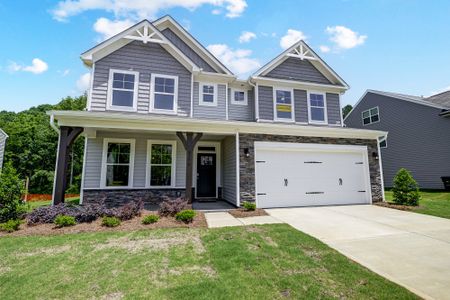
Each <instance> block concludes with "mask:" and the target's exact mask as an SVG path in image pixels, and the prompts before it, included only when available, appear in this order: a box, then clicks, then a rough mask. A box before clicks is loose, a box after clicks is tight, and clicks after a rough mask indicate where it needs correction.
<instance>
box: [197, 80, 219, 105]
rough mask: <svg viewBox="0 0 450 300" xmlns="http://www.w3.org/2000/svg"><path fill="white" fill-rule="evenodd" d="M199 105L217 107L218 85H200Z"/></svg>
mask: <svg viewBox="0 0 450 300" xmlns="http://www.w3.org/2000/svg"><path fill="white" fill-rule="evenodd" d="M199 88H200V92H199V95H200V97H199V105H206V106H217V85H216V84H212V83H200V87H199Z"/></svg>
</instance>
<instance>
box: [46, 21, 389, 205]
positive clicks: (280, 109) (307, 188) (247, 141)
mask: <svg viewBox="0 0 450 300" xmlns="http://www.w3.org/2000/svg"><path fill="white" fill-rule="evenodd" d="M81 58H82V61H83V63H84V64H85V65H86V66H88V67H89V68H91V70H92V76H91V78H92V80H91V88H90V91H89V93H88V98H89V99H88V104H87V109H86V111H50V112H48V114H49V115H50V116H51V122H52V124H55V120H56V121H57V124H58V126H59V131H60V139H59V147H58V159H57V168H56V177H55V187H54V203H59V202H61V201H62V199H63V193H64V190H65V187H66V173H67V153H68V149H69V148H70V145H71V143H72V141H73V140H74V138H76V136H77V135H79V134H80V133H83V135H84V137H85V153H84V168H83V176H82V188H81V194H82V195H81V197H82V202H83V203H87V202H96V201H100V200H104V201H106V202H107V203H110V204H119V203H123V202H126V201H130V200H131V199H144V200H145V201H146V202H158V201H161V198H162V197H163V196H165V197H171V198H175V197H179V196H182V197H186V198H188V199H189V200H191V199H209V200H211V199H212V200H214V199H223V200H226V201H228V202H230V203H232V204H233V205H235V206H239V205H240V204H241V203H242V202H243V201H256V204H257V206H258V207H287V206H308V205H329V204H354V203H371V202H372V201H373V202H375V201H381V200H382V199H383V192H382V177H381V166H380V164H379V159H378V158H379V149H378V138H379V137H381V136H384V135H386V133H385V132H381V131H373V130H361V129H348V128H343V122H342V115H341V109H340V96H341V95H342V94H343V93H344V92H345V91H346V90H347V89H348V88H349V87H348V85H347V84H346V83H345V81H344V80H342V78H341V77H339V75H338V74H337V73H336V72H335V71H333V70H332V69H331V68H330V67H329V66H328V65H327V64H326V63H325V62H324V61H323V60H322V59H321V58H320V57H319V56H318V55H317V54H316V53H315V52H314V51H313V50H312V49H311V48H310V47H309V46H308V45H307V44H306V43H305V42H303V41H299V42H297V43H295V44H294V45H292V47H290V48H289V49H287V50H286V51H284V52H283V53H281V54H280V55H279V56H277V57H276V58H274V59H273V60H272V61H270V62H269V63H268V64H266V65H265V66H264V67H262V68H261V69H260V70H258V71H257V72H255V73H254V74H253V75H252V76H251V77H250V78H248V79H247V80H240V79H238V78H237V77H236V76H235V75H234V74H233V73H232V72H231V71H230V70H229V69H227V68H226V67H225V66H224V65H223V64H222V63H221V62H220V61H219V60H218V59H217V58H216V57H214V56H213V55H212V54H211V53H210V52H209V51H208V50H207V49H206V48H205V47H204V46H202V45H201V44H200V43H199V42H198V41H197V40H196V39H195V38H194V37H192V36H191V35H190V34H189V33H188V32H187V31H186V30H185V29H184V28H183V27H181V26H180V25H179V24H178V23H177V22H176V21H175V20H174V19H172V18H171V17H170V16H165V17H163V18H160V19H158V20H156V21H154V22H149V21H147V20H144V21H142V22H140V23H138V24H136V25H134V26H132V27H131V28H129V29H127V30H125V31H123V32H122V33H120V34H117V35H116V36H114V37H112V38H110V39H108V40H106V41H104V42H102V43H100V44H98V45H97V46H95V47H93V48H92V49H90V50H88V51H86V52H85V53H83V54H82V55H81Z"/></svg>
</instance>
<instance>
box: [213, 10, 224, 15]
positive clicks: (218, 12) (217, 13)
mask: <svg viewBox="0 0 450 300" xmlns="http://www.w3.org/2000/svg"><path fill="white" fill-rule="evenodd" d="M211 13H212V14H213V15H220V14H221V13H222V11H221V10H220V9H213V10H212V11H211Z"/></svg>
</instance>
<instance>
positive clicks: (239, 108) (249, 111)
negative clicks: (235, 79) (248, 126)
mask: <svg viewBox="0 0 450 300" xmlns="http://www.w3.org/2000/svg"><path fill="white" fill-rule="evenodd" d="M232 90H233V89H228V119H229V120H236V121H254V120H255V96H254V92H253V89H252V90H248V91H247V100H248V101H247V105H239V104H232V103H231V100H232V98H231V97H232V96H233V95H232V94H231V91H232Z"/></svg>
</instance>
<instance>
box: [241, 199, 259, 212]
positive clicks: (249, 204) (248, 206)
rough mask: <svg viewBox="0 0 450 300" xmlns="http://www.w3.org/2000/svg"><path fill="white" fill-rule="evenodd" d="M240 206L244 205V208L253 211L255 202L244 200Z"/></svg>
mask: <svg viewBox="0 0 450 300" xmlns="http://www.w3.org/2000/svg"><path fill="white" fill-rule="evenodd" d="M242 206H244V208H245V209H246V210H248V211H253V210H255V209H256V203H254V202H247V201H246V202H244V203H242Z"/></svg>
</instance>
